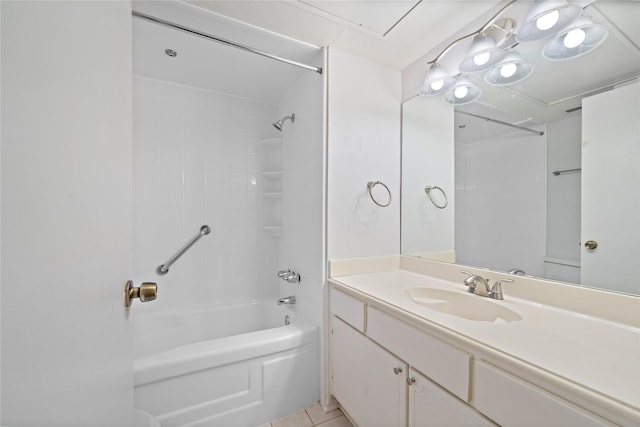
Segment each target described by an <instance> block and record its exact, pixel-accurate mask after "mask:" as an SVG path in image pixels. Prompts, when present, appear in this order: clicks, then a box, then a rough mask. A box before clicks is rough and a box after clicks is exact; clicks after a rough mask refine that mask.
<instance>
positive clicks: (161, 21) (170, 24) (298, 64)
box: [132, 10, 322, 74]
mask: <svg viewBox="0 0 640 427" xmlns="http://www.w3.org/2000/svg"><path fill="white" fill-rule="evenodd" d="M132 15H133V16H135V17H137V18H141V19H146V20H147V21H150V22H155V23H156V24H160V25H164V26H165V27H169V28H173V29H175V30H179V31H183V32H185V33H189V34H193V35H196V36H200V37H203V38H205V39H207V40H212V41H214V42H217V43H220V44H224V45H227V46H231V47H235V48H236V49H241V50H244V51H246V52H251V53H255V54H256V55H260V56H264V57H266V58H271V59H275V60H276V61H280V62H284V63H285V64H289V65H293V66H296V67H299V68H304V69H305V70H310V71H315V72H316V73H318V74H322V68H320V67H314V66H311V65H307V64H303V63H301V62H296V61H292V60H291V59H286V58H282V57H279V56H277V55H274V54H271V53H269V52H265V51H262V50H260V49H255V48H253V47H249V46H245V45H242V44H240V43H235V42H232V41H230V40H226V39H223V38H220V37H216V36H212V35H211V34H207V33H203V32H201V31H197V30H194V29H192V28H189V27H185V26H182V25H179V24H176V23H175V22H171V21H166V20H164V19H161V18H156V17H155V16H151V15H147V14H145V13H141V12H137V11H135V10H134V11H133V12H132Z"/></svg>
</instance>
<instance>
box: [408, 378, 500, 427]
mask: <svg viewBox="0 0 640 427" xmlns="http://www.w3.org/2000/svg"><path fill="white" fill-rule="evenodd" d="M409 383H410V387H409V427H422V426H438V427H439V426H456V427H457V426H494V425H495V424H493V423H492V422H490V421H489V420H487V419H486V418H484V417H483V416H482V415H480V414H479V413H478V412H476V411H475V410H474V409H473V408H471V407H470V406H468V405H467V404H465V403H464V402H462V401H461V400H460V399H458V398H456V397H455V396H453V395H452V394H450V393H448V392H446V391H445V390H443V389H442V388H440V387H439V386H437V385H436V384H434V383H432V382H431V381H429V380H428V379H427V378H426V377H425V376H423V375H422V374H420V373H419V372H417V371H415V370H413V369H410V370H409Z"/></svg>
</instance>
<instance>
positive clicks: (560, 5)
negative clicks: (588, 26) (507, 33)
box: [516, 0, 582, 43]
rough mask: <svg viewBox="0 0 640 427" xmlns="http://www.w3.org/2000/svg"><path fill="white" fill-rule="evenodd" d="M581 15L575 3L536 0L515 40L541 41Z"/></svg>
mask: <svg viewBox="0 0 640 427" xmlns="http://www.w3.org/2000/svg"><path fill="white" fill-rule="evenodd" d="M581 13H582V7H580V5H579V4H576V3H568V2H567V1H566V0H562V1H558V0H552V1H546V0H538V1H536V3H535V4H534V5H533V6H532V7H531V9H530V10H529V13H528V15H527V18H526V19H525V22H524V24H523V26H522V28H520V30H519V31H518V33H517V34H516V40H517V41H518V42H520V43H527V42H533V41H536V40H542V39H544V38H546V37H548V36H550V35H552V34H555V33H557V32H558V31H559V30H562V29H563V28H565V27H567V26H568V25H570V24H571V23H572V22H573V21H574V20H575V19H576V18H577V17H578V16H580V14H581Z"/></svg>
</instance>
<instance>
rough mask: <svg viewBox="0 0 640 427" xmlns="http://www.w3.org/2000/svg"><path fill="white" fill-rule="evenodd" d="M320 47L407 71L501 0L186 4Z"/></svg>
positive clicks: (211, 0)
mask: <svg viewBox="0 0 640 427" xmlns="http://www.w3.org/2000/svg"><path fill="white" fill-rule="evenodd" d="M186 2H187V3H190V4H193V5H195V6H198V7H200V8H203V9H207V10H209V11H212V12H215V13H218V14H220V15H224V16H228V17H230V18H233V19H237V20H239V21H242V22H246V23H248V24H251V25H254V26H256V27H259V28H263V29H265V30H268V31H272V32H275V33H277V34H281V35H283V36H286V37H290V38H292V39H295V40H299V41H302V42H305V43H309V44H312V45H315V46H332V47H335V48H337V49H340V50H344V51H346V52H350V53H354V54H356V55H359V56H362V57H365V58H369V59H371V60H374V61H377V62H380V63H383V64H386V65H389V66H391V67H394V68H397V69H399V70H402V69H404V68H406V67H407V66H409V65H411V64H412V63H413V62H414V61H415V60H416V59H418V58H420V57H421V56H422V55H424V54H425V53H426V52H429V51H430V50H432V49H433V48H434V47H435V46H437V45H438V44H439V43H441V42H442V41H443V40H445V39H446V38H448V37H449V36H450V35H452V34H453V33H455V32H456V31H457V30H458V29H459V28H461V27H464V26H466V25H468V24H469V23H470V22H472V21H473V20H474V19H476V18H477V17H478V16H480V15H482V14H484V13H485V12H487V11H488V10H489V9H491V8H492V7H493V6H495V5H496V4H498V3H500V1H498V0H491V1H489V0H339V1H331V0H315V1H314V0H285V1H272V0H235V1H219V0H186Z"/></svg>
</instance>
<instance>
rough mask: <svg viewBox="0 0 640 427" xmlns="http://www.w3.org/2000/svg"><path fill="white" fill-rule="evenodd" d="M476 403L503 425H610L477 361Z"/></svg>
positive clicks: (473, 394)
mask: <svg viewBox="0 0 640 427" xmlns="http://www.w3.org/2000/svg"><path fill="white" fill-rule="evenodd" d="M472 396H473V406H474V407H475V408H476V409H477V410H478V411H480V412H482V413H483V414H484V415H486V416H487V417H489V418H491V419H492V420H494V421H495V422H497V423H498V424H501V425H523V426H525V425H531V426H534V425H536V426H540V425H544V426H552V425H555V426H576V427H578V426H580V427H587V426H607V425H611V424H608V423H607V422H606V421H604V420H602V419H600V418H598V417H597V416H595V415H593V414H591V413H589V412H587V411H585V410H583V409H582V408H579V407H577V406H575V405H573V404H571V403H569V402H567V401H565V400H563V399H561V398H560V397H558V396H555V395H553V394H551V393H549V392H547V391H544V390H542V389H541V388H538V387H537V386H534V385H533V384H530V383H528V382H526V381H524V380H522V379H520V378H518V377H516V376H514V375H511V374H509V373H507V372H505V371H503V370H501V369H498V368H496V367H495V366H492V365H489V364H488V363H485V362H480V361H477V362H475V363H474V369H473V390H472Z"/></svg>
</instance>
